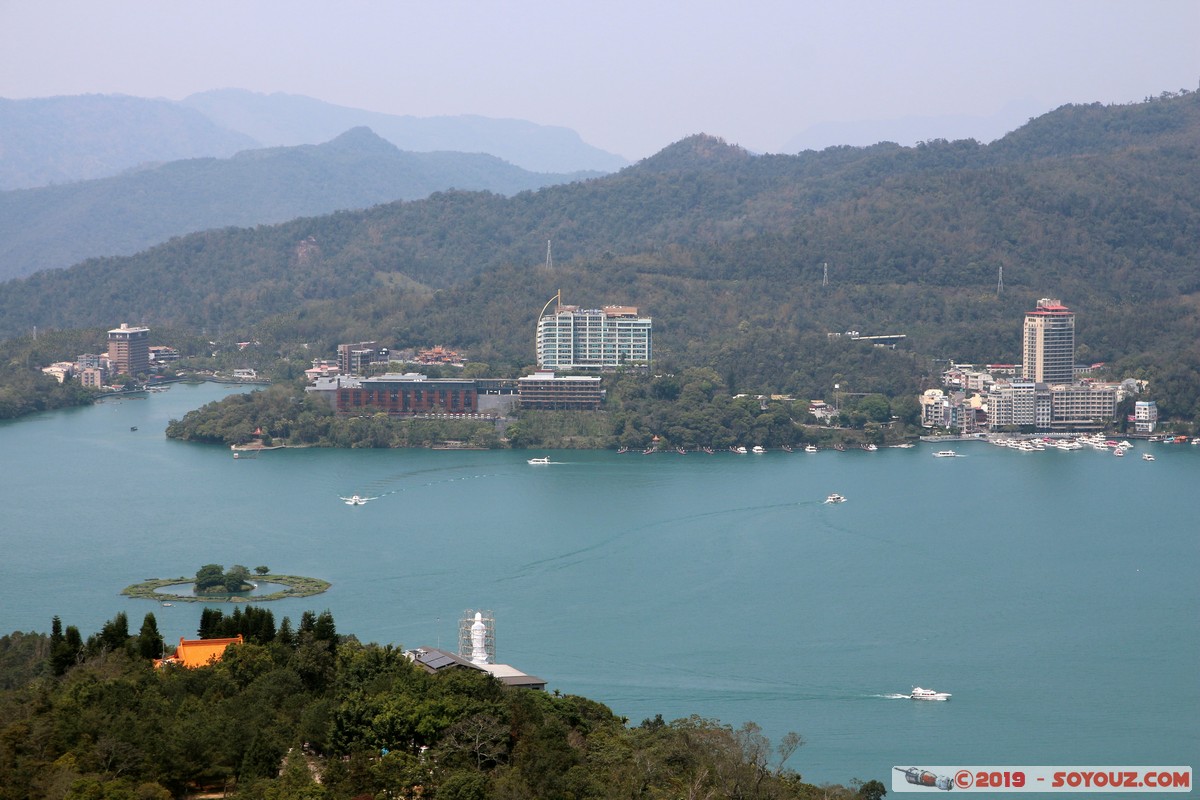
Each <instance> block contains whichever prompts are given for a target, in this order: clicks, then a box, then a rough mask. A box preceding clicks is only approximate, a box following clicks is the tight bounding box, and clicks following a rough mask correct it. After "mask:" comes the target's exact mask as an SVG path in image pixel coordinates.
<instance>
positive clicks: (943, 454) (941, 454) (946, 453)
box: [933, 450, 958, 458]
mask: <svg viewBox="0 0 1200 800" xmlns="http://www.w3.org/2000/svg"><path fill="white" fill-rule="evenodd" d="M957 455H958V453H956V452H954V451H953V450H938V451H937V452H936V453H934V454H933V457H934V458H954V457H955V456H957Z"/></svg>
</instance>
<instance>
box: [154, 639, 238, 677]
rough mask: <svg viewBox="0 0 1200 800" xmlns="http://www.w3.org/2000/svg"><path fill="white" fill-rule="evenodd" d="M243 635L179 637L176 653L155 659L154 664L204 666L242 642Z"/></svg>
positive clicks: (189, 667)
mask: <svg viewBox="0 0 1200 800" xmlns="http://www.w3.org/2000/svg"><path fill="white" fill-rule="evenodd" d="M241 643H242V635H241V634H240V633H239V634H238V635H237V636H235V637H234V638H232V639H184V638H183V637H182V636H180V637H179V646H178V647H176V648H175V654H174V655H170V656H167V657H166V658H161V659H155V660H154V666H156V667H161V666H162V665H163V664H182V665H183V666H185V667H187V668H188V669H192V668H194V667H204V666H208V665H209V664H213V663H216V662H217V661H220V660H221V658H222V656H224V655H225V648H226V647H228V646H229V645H231V644H241Z"/></svg>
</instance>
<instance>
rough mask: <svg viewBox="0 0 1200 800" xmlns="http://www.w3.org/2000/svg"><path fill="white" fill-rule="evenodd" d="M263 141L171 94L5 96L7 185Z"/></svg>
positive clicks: (2, 151)
mask: <svg viewBox="0 0 1200 800" xmlns="http://www.w3.org/2000/svg"><path fill="white" fill-rule="evenodd" d="M258 146H259V145H258V141H257V140H255V139H254V138H252V137H250V136H247V135H246V134H244V133H237V132H235V131H231V130H229V129H227V128H223V127H221V126H219V125H217V124H216V123H214V122H213V121H212V120H210V119H209V118H208V117H206V116H204V115H203V114H201V113H200V112H199V111H196V110H195V109H191V108H188V107H186V106H183V105H180V104H178V103H173V102H171V101H169V100H161V99H156V100H151V99H146V98H142V97H128V96H124V95H96V94H92V95H82V96H76V97H45V98H37V99H33V100H8V99H5V98H0V191H3V190H7V189H27V188H32V187H35V186H49V185H51V184H58V183H70V182H72V181H80V180H91V179H94V178H104V177H108V176H110V175H114V174H116V173H117V172H120V171H121V170H124V169H128V168H130V167H133V166H137V165H138V164H145V163H147V162H157V161H175V160H178V159H182V158H198V157H202V156H213V157H217V158H223V157H226V156H231V155H233V154H234V153H236V152H238V151H239V150H245V149H247V148H251V147H258Z"/></svg>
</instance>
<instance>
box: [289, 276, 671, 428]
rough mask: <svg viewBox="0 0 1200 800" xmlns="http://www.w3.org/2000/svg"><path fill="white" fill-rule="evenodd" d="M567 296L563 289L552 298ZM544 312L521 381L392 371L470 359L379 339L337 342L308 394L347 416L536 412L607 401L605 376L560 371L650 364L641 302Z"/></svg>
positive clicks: (312, 377)
mask: <svg viewBox="0 0 1200 800" xmlns="http://www.w3.org/2000/svg"><path fill="white" fill-rule="evenodd" d="M560 299H561V293H560V294H558V295H556V296H555V298H552V300H551V302H554V301H555V300H560ZM549 307H550V303H547V304H546V307H545V308H543V309H542V312H543V313H542V315H541V316H540V317H539V319H538V323H537V334H536V338H537V343H536V354H537V362H538V363H537V367H536V368H535V371H534V372H533V373H532V374H530V375H526V376H524V377H522V378H518V379H516V380H509V379H501V378H476V379H466V378H455V379H445V378H430V377H429V376H427V375H425V374H423V373H419V372H404V373H400V372H392V371H388V372H384V373H383V374H380V375H374V376H371V377H368V375H369V373H370V372H372V371H374V370H375V369H378V368H380V367H382V368H383V369H388V368H389V367H394V366H397V365H398V364H401V363H416V364H439V365H441V364H445V365H452V366H462V365H463V363H464V362H465V361H466V358H465V357H464V356H463V355H462V354H461V353H458V352H456V351H454V350H449V349H447V348H445V347H442V346H436V347H432V348H428V349H424V350H412V351H402V352H394V351H391V350H389V349H388V348H386V347H380V346H379V343H378V342H373V341H372V342H350V343H346V344H339V345H338V346H337V355H338V357H337V360H336V362H335V361H332V360H326V359H317V360H314V361H313V362H312V368H311V369H308V370H306V371H305V374H306V375H307V377H308V379H309V387H308V391H309V392H310V393H313V394H316V395H318V396H321V397H324V398H325V400H326V402H328V403H329V405H330V407H331V408H333V409H334V410H335V411H337V412H338V413H340V414H359V415H364V414H374V413H381V412H382V413H386V414H389V415H412V416H420V415H436V416H451V417H457V416H470V417H477V416H484V417H498V416H504V415H506V414H508V413H509V412H510V411H512V410H513V409H514V408H516V407H518V406H519V407H521V408H525V409H534V410H546V411H556V410H568V411H596V410H599V409H600V407H601V405H602V404H603V402H604V390H603V389H602V388H601V379H600V376H598V375H572V374H566V375H564V374H560V371H593V370H611V369H616V368H618V367H624V366H634V365H641V364H649V363H650V359H651V355H652V343H651V341H652V334H651V328H652V320H651V319H650V318H649V317H646V316H641V315H639V314H638V310H637V308H635V307H633V306H605V307H604V308H601V309H580V308H579V307H578V306H568V305H562V304H561V302H560V303H559V304H558V305H557V306H556V307H555V308H554V310H553V311H552V312H550V313H546V312H547V309H549Z"/></svg>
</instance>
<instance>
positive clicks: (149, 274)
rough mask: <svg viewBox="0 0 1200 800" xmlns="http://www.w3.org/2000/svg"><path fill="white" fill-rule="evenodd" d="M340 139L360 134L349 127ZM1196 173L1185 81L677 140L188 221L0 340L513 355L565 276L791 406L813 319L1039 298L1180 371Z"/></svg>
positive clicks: (906, 328) (991, 337) (870, 326)
mask: <svg viewBox="0 0 1200 800" xmlns="http://www.w3.org/2000/svg"><path fill="white" fill-rule="evenodd" d="M349 141H350V143H352V144H358V145H371V146H374V147H380V145H379V143H378V142H376V141H375V140H374V137H371V136H370V135H369V134H367V133H366V132H362V131H358V132H355V133H354V135H352V136H351V137H350V139H349ZM334 149H335V150H336V149H337V144H336V143H335V144H334ZM368 149H369V148H368ZM258 157H261V156H255V158H258ZM1197 186H1200V94H1198V93H1194V92H1190V93H1180V94H1177V95H1170V96H1164V97H1162V98H1158V99H1155V100H1153V101H1147V102H1143V103H1136V104H1129V105H1119V106H1105V105H1101V104H1099V103H1093V104H1087V105H1073V106H1064V107H1062V108H1059V109H1057V110H1055V111H1053V112H1050V113H1048V114H1044V115H1041V116H1039V117H1037V118H1036V119H1034V120H1031V121H1030V122H1028V123H1027V124H1026V125H1024V126H1022V127H1021V128H1020V129H1018V130H1016V131H1014V132H1012V133H1010V134H1008V135H1007V136H1005V137H1003V138H1002V139H1000V140H998V141H996V142H993V143H991V144H988V145H984V144H980V143H978V142H975V141H971V140H961V141H953V142H951V141H945V140H938V139H935V140H932V141H929V142H926V143H924V144H921V145H919V146H916V147H902V146H900V145H895V144H878V145H874V146H871V147H849V146H846V147H834V148H829V149H826V150H823V151H820V152H815V151H807V152H804V153H801V154H797V155H791V156H783V155H754V154H752V153H749V152H747V151H745V150H743V149H741V148H738V147H735V146H732V145H729V144H727V143H725V142H724V141H722V140H720V139H717V138H714V137H711V136H702V135H697V136H692V137H689V138H687V139H685V140H682V141H680V142H677V143H675V144H673V145H671V146H669V147H667V148H665V149H664V150H662V151H661V152H659V153H658V154H656V155H654V156H651V157H650V158H647V159H644V160H642V161H640V162H638V163H637V164H635V165H633V166H630V167H627V168H625V169H623V170H621V171H619V172H617V173H613V174H609V175H606V176H603V177H599V178H594V179H590V180H587V181H579V182H573V183H564V184H557V185H553V186H547V187H545V188H542V189H539V190H537V191H533V192H521V193H519V194H516V195H514V196H511V197H506V196H503V195H501V194H495V193H481V192H466V191H443V192H437V193H434V194H433V195H431V196H430V197H428V198H427V199H423V200H416V201H399V202H393V203H386V204H382V205H377V206H374V207H372V208H369V209H364V210H358V211H344V212H339V213H337V214H334V215H330V216H315V217H304V218H300V219H294V220H291V221H288V222H284V223H281V224H277V225H260V226H255V227H253V228H251V227H244V228H226V229H213V230H207V231H203V232H200V233H195V234H190V235H187V236H181V237H176V238H174V239H172V240H170V241H168V242H166V243H164V244H161V245H158V246H155V247H153V248H150V249H147V250H144V251H141V252H139V253H137V254H135V255H133V256H125V257H116V258H113V257H109V258H96V259H90V260H87V261H84V262H82V263H80V264H77V265H76V266H73V267H71V268H70V269H66V270H51V271H45V272H41V273H38V274H37V275H34V276H31V277H29V278H24V279H19V280H14V281H9V282H8V283H5V284H0V334H3V335H6V336H14V335H20V334H28V333H29V332H30V331H31V330H32V328H33V326H38V328H39V329H41V330H46V329H48V328H66V327H90V326H97V327H99V326H111V325H113V324H115V323H117V322H120V321H130V322H141V323H145V324H148V325H150V326H151V327H152V328H155V329H163V328H175V329H178V330H187V331H202V332H205V335H207V336H208V337H214V336H217V337H220V336H223V335H224V336H237V337H239V338H238V340H239V341H244V340H246V339H251V338H260V339H262V340H265V341H271V342H275V343H278V344H277V346H279V347H283V346H285V345H284V344H283V343H286V342H293V343H294V342H306V343H310V344H311V349H310V350H308V351H306V352H316V353H320V352H325V351H327V350H331V348H332V345H333V344H334V343H336V342H338V341H354V340H358V339H384V340H387V341H389V342H390V343H393V344H396V345H397V346H413V345H431V344H446V345H449V346H453V347H456V348H465V349H467V350H468V351H469V352H471V354H472V358H475V359H477V360H483V361H490V362H492V363H505V364H528V363H530V361H531V359H532V357H533V354H532V352H530V341H531V333H530V332H531V330H532V327H533V324H534V321H535V317H536V313H537V311H538V309H540V308H541V306H542V304H543V303H544V302H545V300H546V299H547V298H549V297H551V296H552V295H554V293H555V292H556V291H557V290H559V289H562V290H563V299H564V301H565V302H568V303H579V304H582V305H603V304H610V303H613V304H630V305H636V306H639V307H641V308H643V309H644V310H645V312H646V313H649V314H650V315H652V316H653V317H654V320H655V348H656V352H657V353H658V355H659V357H660V358H661V360H662V363H664V364H667V365H670V364H683V365H689V364H698V365H707V366H713V367H714V368H716V369H718V370H719V371H720V373H721V374H722V375H726V376H727V379H728V381H729V382H730V383H731V385H738V386H754V387H756V388H759V387H761V388H763V389H766V388H771V389H776V390H779V391H798V392H801V394H802V395H803V393H804V392H812V391H815V390H816V389H819V387H821V386H825V384H827V383H829V385H832V384H831V383H830V379H831V378H833V374H834V371H835V370H836V366H835V365H837V364H842V365H843V368H846V367H845V365H846V364H848V363H850V361H849V359H850V358H851V356H850V355H848V354H847V353H844V352H840V351H839V352H836V353H835V352H832V351H831V352H825V350H827V349H828V345H827V344H826V342H827V341H828V340H827V339H826V334H827V333H829V332H840V331H847V330H858V331H862V332H865V333H878V332H883V333H905V334H906V335H907V336H908V337H909V338H908V340H907V342H906V348H908V349H909V350H910V351H911V352H912V353H916V354H922V357H923V358H927V357H930V356H932V357H936V358H942V359H944V358H947V357H953V358H956V359H959V360H966V361H971V360H983V359H989V360H992V359H995V360H1001V361H1004V360H1017V359H1019V357H1020V355H1019V354H1020V342H1019V336H1018V330H1019V324H1018V321H1019V319H1020V318H1021V314H1022V313H1023V312H1024V311H1026V310H1028V309H1029V308H1031V307H1032V306H1033V304H1034V303H1035V302H1036V300H1037V299H1038V298H1039V297H1047V296H1049V297H1059V298H1061V299H1062V300H1063V301H1064V302H1065V303H1067V304H1068V305H1069V306H1071V307H1072V308H1073V309H1075V310H1076V311H1077V314H1078V317H1077V320H1078V321H1077V333H1078V343H1079V352H1078V353H1077V355H1078V357H1079V358H1080V360H1083V361H1089V362H1091V361H1110V362H1120V363H1121V364H1123V365H1124V368H1126V369H1128V370H1129V371H1132V372H1134V373H1135V374H1136V373H1137V372H1139V371H1140V372H1141V373H1143V374H1146V375H1149V374H1151V373H1159V374H1162V372H1163V371H1164V370H1168V369H1176V370H1183V371H1184V373H1186V374H1183V375H1181V376H1180V378H1179V380H1181V381H1184V382H1185V384H1186V383H1187V382H1189V381H1190V382H1193V383H1196V384H1197V385H1200V371H1198V369H1197V367H1198V366H1200V344H1198V342H1200V300H1198V299H1197V298H1200V265H1198V262H1197V253H1200V195H1198V194H1197V192H1196V187H1197ZM63 235H64V236H69V235H70V232H69V231H64V232H63ZM548 239H550V240H553V243H554V255H555V260H554V267H553V269H552V270H547V269H545V268H544V267H543V266H542V264H543V259H544V253H545V243H546V240H548ZM824 264H828V265H829V275H830V282H829V285H828V286H824V285H823V284H822V269H823V265H824ZM1001 269H1003V273H1004V289H1003V291H1000V290H999V287H998V277H999V272H1000V270H1001ZM820 353H824V355H821V356H820V357H819V360H820V364H821V366H820V370H818V366H817V365H816V363H815V362H814V361H813V359H814V358H817V356H818V354H820ZM855 358H857V357H855ZM890 358H892V356H890V355H888V354H886V353H880V354H872V355H870V360H871V362H872V363H874V362H878V365H877V367H878V368H877V369H874V371H873V372H871V373H870V375H871V377H870V378H869V380H870V381H871V383H872V385H870V386H867V387H865V388H864V389H863V390H874V391H885V392H888V393H891V392H892V391H908V389H909V388H910V387H909V384H907V383H903V382H901V383H896V382H894V381H893V377H894V376H897V375H901V374H907V375H908V376H909V377H907V378H904V380H905V381H908V380H912V378H913V376H912V375H911V370H912V362H905V365H904V366H902V367H901V366H898V365H895V364H894V365H893V367H891V368H888V369H885V368H884V366H882V365H884V364H885V363H886V361H887V359H890ZM863 363H866V362H863ZM1139 365H1140V366H1139ZM862 369H866V367H862ZM864 375H865V373H864V374H863V375H860V376H859V377H857V378H850V377H846V378H844V379H843V381H842V382H843V385H845V384H847V383H851V381H854V382H855V383H856V385H858V386H862V385H863V383H865V382H867V381H868V378H867V377H864ZM889 376H893V377H889ZM888 381H892V383H891V384H887V383H886V382H888ZM1184 394H1186V393H1184ZM814 396H815V395H814ZM1188 396H1190V397H1192V398H1195V397H1196V396H1197V393H1195V392H1193V393H1192V394H1191V395H1188Z"/></svg>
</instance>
